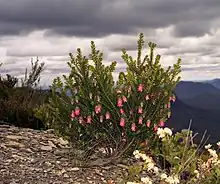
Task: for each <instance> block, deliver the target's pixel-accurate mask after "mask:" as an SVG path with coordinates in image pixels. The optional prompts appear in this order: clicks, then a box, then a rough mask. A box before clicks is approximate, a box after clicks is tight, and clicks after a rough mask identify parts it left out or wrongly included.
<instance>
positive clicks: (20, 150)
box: [0, 124, 125, 184]
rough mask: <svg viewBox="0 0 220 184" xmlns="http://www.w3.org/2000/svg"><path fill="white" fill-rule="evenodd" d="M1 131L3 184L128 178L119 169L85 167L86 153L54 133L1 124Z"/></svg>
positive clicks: (0, 177)
mask: <svg viewBox="0 0 220 184" xmlns="http://www.w3.org/2000/svg"><path fill="white" fill-rule="evenodd" d="M0 132H1V133H0V184H1V183H11V184H17V183H26V184H32V183H33V184H34V183H38V184H43V183H48V184H52V183H53V184H63V183H65V184H73V183H85V184H87V183H106V182H104V181H107V180H108V179H110V178H111V179H112V180H114V181H116V180H117V178H123V176H124V175H125V173H124V172H125V171H124V169H121V168H120V167H113V166H109V168H108V169H107V167H108V166H106V168H105V169H103V168H101V167H93V168H89V167H85V168H83V164H84V163H83V162H84V161H83V159H84V155H85V151H83V150H78V149H76V148H74V147H71V145H70V143H69V142H68V141H66V140H64V139H63V138H60V137H58V136H57V135H55V134H54V133H53V132H54V131H39V130H33V129H27V128H18V127H15V126H9V125H1V124H0ZM60 145H61V146H60ZM93 158H94V159H95V158H97V156H94V157H93ZM87 177H88V178H89V181H88V180H87Z"/></svg>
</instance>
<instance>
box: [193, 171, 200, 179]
mask: <svg viewBox="0 0 220 184" xmlns="http://www.w3.org/2000/svg"><path fill="white" fill-rule="evenodd" d="M194 174H195V175H196V178H199V171H198V170H195V171H194Z"/></svg>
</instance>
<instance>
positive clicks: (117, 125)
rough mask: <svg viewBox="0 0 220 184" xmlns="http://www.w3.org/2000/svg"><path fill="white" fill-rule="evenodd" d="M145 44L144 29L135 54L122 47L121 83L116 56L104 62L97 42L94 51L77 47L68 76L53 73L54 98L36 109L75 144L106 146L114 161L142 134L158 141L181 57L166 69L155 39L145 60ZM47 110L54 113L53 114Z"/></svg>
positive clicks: (138, 140) (70, 63)
mask: <svg viewBox="0 0 220 184" xmlns="http://www.w3.org/2000/svg"><path fill="white" fill-rule="evenodd" d="M143 46H144V36H143V34H142V33H141V34H140V37H139V40H138V56H137V59H136V60H134V59H133V58H132V57H131V56H129V55H128V54H127V52H126V50H124V49H123V50H122V59H123V60H124V61H125V63H126V65H127V69H126V72H125V73H124V72H120V74H119V78H118V81H117V83H115V82H114V80H113V72H114V71H115V67H116V64H117V62H116V61H114V62H112V63H111V64H110V65H109V66H105V65H104V64H103V63H102V60H103V53H101V52H100V51H99V50H97V49H96V46H95V44H94V42H91V54H90V55H89V57H86V56H83V54H82V51H81V50H80V49H77V56H76V57H74V56H73V54H70V62H68V63H67V64H68V66H69V67H70V69H71V72H70V74H69V76H66V75H63V81H62V80H61V78H60V77H57V78H56V79H54V81H53V84H52V86H51V90H52V96H51V98H50V99H49V103H48V104H47V105H44V106H42V107H40V108H38V109H36V112H37V113H36V115H37V114H38V117H39V118H42V119H44V120H45V121H47V124H48V125H49V126H50V127H51V128H54V129H56V130H57V132H59V133H60V134H61V135H63V136H66V137H68V138H69V140H71V141H72V142H73V143H74V144H75V145H76V146H80V147H81V148H83V149H87V151H89V150H94V148H95V147H104V148H105V150H106V153H107V155H108V156H110V157H111V162H112V161H114V162H116V161H117V160H118V159H119V158H121V157H122V156H123V155H126V154H128V155H129V154H131V153H132V152H133V150H134V149H135V148H136V147H137V145H139V143H141V142H142V141H143V140H146V139H151V140H155V142H154V146H155V145H156V144H157V142H158V141H157V138H156V137H155V131H156V130H157V128H158V127H163V126H164V123H165V121H166V120H167V118H169V117H170V115H171V114H170V106H171V104H172V102H173V101H174V100H175V96H173V89H174V88H175V86H176V84H177V83H178V81H179V80H180V77H178V74H179V72H180V59H179V60H178V62H177V63H176V64H174V66H173V69H171V67H168V68H167V69H166V70H165V69H164V68H163V67H162V66H161V65H160V63H159V62H160V55H157V56H156V57H154V49H155V47H156V44H153V43H151V42H150V43H149V44H148V46H149V48H150V53H149V56H148V55H146V56H145V57H144V58H143V60H142V49H143ZM56 92H59V93H60V95H59V96H57V94H56ZM67 93H70V95H69V96H68V95H67ZM43 111H44V112H48V114H50V118H49V117H48V118H46V119H48V120H46V119H45V116H43ZM152 145H153V144H152Z"/></svg>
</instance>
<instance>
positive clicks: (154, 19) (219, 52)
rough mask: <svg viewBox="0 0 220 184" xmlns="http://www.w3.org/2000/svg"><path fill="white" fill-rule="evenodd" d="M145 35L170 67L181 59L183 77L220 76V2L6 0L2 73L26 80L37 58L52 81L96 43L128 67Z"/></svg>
mask: <svg viewBox="0 0 220 184" xmlns="http://www.w3.org/2000/svg"><path fill="white" fill-rule="evenodd" d="M140 32H143V33H144V35H145V41H146V42H149V41H153V42H155V43H156V44H157V45H158V49H157V50H156V53H158V54H161V55H162V58H161V63H162V65H163V66H164V67H166V66H169V65H172V64H173V63H175V62H176V61H177V59H178V57H180V58H182V73H181V77H182V79H183V80H204V79H212V78H218V77H220V0H136V1H135V0H0V62H2V63H3V66H2V67H1V68H0V72H1V75H3V76H4V75H5V74H6V73H9V74H12V75H13V76H17V77H19V78H20V77H22V74H23V73H24V71H25V68H26V67H28V68H30V66H31V62H30V61H31V58H36V56H38V57H39V60H40V62H45V66H46V68H45V71H44V72H43V74H42V84H46V85H48V84H50V83H51V81H52V79H53V78H54V77H56V76H59V75H62V74H64V73H68V72H69V69H68V67H67V64H66V62H67V61H68V59H69V58H68V53H69V52H72V53H75V51H76V49H77V48H78V47H80V48H81V49H82V50H83V52H84V53H85V54H86V55H87V54H88V53H89V49H90V41H91V40H93V41H95V43H96V45H97V48H98V49H100V50H101V51H103V52H104V60H105V62H106V63H108V62H109V61H113V60H116V61H117V62H118V65H117V67H118V69H117V71H124V70H125V64H124V63H123V61H122V59H121V49H122V48H125V49H127V50H128V51H129V54H130V55H132V56H135V57H136V46H137V39H138V35H139V33H140ZM146 51H147V50H146ZM116 74H117V73H116Z"/></svg>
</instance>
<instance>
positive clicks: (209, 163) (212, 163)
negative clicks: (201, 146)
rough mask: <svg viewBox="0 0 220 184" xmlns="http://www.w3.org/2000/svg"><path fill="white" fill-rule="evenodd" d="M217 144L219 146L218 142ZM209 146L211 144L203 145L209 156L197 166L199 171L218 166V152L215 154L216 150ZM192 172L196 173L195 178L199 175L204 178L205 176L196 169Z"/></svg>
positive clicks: (219, 163) (219, 161)
mask: <svg viewBox="0 0 220 184" xmlns="http://www.w3.org/2000/svg"><path fill="white" fill-rule="evenodd" d="M217 146H218V147H219V148H220V142H218V143H217ZM211 147H212V145H211V144H208V145H206V146H205V149H206V150H207V151H208V152H209V154H210V156H211V157H210V158H209V159H208V160H207V161H206V162H204V163H202V164H201V165H200V166H199V170H200V173H204V172H205V170H210V169H211V168H213V167H215V166H220V160H219V159H218V154H217V152H216V150H214V149H211ZM194 173H195V174H196V177H197V178H199V177H202V178H204V177H205V176H204V175H201V174H199V172H198V171H197V170H195V171H194Z"/></svg>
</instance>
